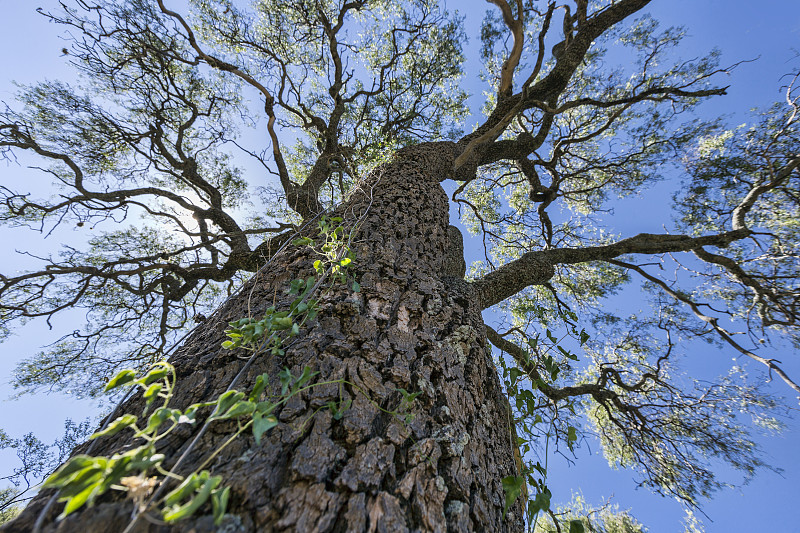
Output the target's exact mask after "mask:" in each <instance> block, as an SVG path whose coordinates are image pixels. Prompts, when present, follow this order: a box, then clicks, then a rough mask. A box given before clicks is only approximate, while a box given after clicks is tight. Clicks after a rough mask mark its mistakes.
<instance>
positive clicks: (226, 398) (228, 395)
mask: <svg viewBox="0 0 800 533" xmlns="http://www.w3.org/2000/svg"><path fill="white" fill-rule="evenodd" d="M242 398H244V393H243V392H239V391H237V390H235V389H232V390H229V391H226V392H224V393H222V395H221V396H220V397H219V398H218V399H217V406H216V408H215V409H214V411H213V412H212V413H211V416H210V417H209V418H208V419H209V420H214V419H215V418H216V417H217V416H218V415H221V414H223V413H225V412H226V411H228V409H230V408H231V407H232V406H233V405H234V404H235V403H236V402H238V401H239V400H241V399H242Z"/></svg>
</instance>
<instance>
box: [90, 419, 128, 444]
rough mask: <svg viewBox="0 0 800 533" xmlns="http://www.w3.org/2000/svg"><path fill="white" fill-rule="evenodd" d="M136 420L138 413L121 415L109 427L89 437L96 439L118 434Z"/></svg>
mask: <svg viewBox="0 0 800 533" xmlns="http://www.w3.org/2000/svg"><path fill="white" fill-rule="evenodd" d="M136 420H137V417H136V415H122V416H121V417H119V418H117V419H116V420H114V421H113V422H111V423H110V424H109V425H108V427H106V429H104V430H102V431H98V432H97V433H95V434H93V435H92V436H91V437H89V440H92V439H96V438H97V437H106V436H111V435H116V434H117V433H119V432H120V431H122V430H123V429H125V428H126V427H128V426H131V425H133V424H135V423H136Z"/></svg>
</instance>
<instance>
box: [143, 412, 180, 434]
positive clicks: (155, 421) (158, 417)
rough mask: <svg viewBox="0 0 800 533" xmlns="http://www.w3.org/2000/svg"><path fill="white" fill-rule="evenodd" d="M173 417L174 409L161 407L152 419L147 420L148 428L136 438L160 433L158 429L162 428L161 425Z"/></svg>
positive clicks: (151, 416)
mask: <svg viewBox="0 0 800 533" xmlns="http://www.w3.org/2000/svg"><path fill="white" fill-rule="evenodd" d="M171 415H172V409H169V408H168V407H159V408H158V409H156V410H155V412H154V413H153V414H152V415H150V418H148V419H147V427H145V428H144V429H143V430H141V431H139V432H138V433H137V434H136V436H137V437H141V436H142V435H147V434H152V433H155V432H156V431H158V428H159V427H160V426H161V424H163V423H164V422H165V421H166V420H168V419H169V417H170V416H171Z"/></svg>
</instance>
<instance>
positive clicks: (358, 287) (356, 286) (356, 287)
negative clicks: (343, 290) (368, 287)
mask: <svg viewBox="0 0 800 533" xmlns="http://www.w3.org/2000/svg"><path fill="white" fill-rule="evenodd" d="M352 288H353V292H361V285H360V284H359V283H358V282H357V281H354V282H353V286H352Z"/></svg>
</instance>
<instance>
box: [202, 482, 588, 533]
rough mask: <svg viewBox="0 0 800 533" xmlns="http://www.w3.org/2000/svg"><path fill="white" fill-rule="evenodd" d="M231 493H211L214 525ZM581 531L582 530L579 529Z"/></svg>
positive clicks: (220, 516)
mask: <svg viewBox="0 0 800 533" xmlns="http://www.w3.org/2000/svg"><path fill="white" fill-rule="evenodd" d="M230 495H231V488H230V487H225V488H224V489H222V490H219V489H215V490H214V491H213V492H212V493H211V509H212V511H213V513H214V525H215V526H218V525H220V524H221V523H222V519H223V518H225V511H226V510H227V509H228V498H230ZM580 533H583V530H581V531H580Z"/></svg>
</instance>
